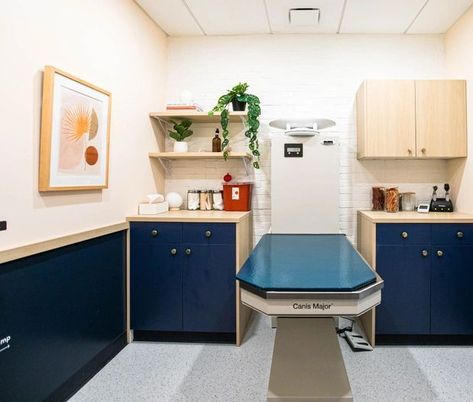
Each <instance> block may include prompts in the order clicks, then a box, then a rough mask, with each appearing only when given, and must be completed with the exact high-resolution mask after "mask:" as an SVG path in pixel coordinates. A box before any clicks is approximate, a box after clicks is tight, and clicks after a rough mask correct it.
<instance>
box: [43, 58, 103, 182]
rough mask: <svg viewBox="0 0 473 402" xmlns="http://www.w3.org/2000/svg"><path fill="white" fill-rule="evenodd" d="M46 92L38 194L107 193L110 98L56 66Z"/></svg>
mask: <svg viewBox="0 0 473 402" xmlns="http://www.w3.org/2000/svg"><path fill="white" fill-rule="evenodd" d="M44 91H45V92H44V94H45V95H46V96H45V98H44V102H46V103H44V111H43V126H42V144H41V145H42V149H41V163H40V191H54V190H56V189H57V190H59V191H62V190H69V189H70V190H73V189H74V188H79V189H89V188H90V189H93V188H106V186H107V183H108V139H109V117H110V94H109V93H108V92H106V91H104V90H100V89H99V88H97V87H94V86H93V85H91V84H88V83H86V82H84V81H82V80H80V79H78V78H75V77H72V76H70V75H69V74H67V73H64V72H60V71H59V70H57V69H55V68H53V67H46V70H45V88H44ZM51 99H53V100H54V102H53V103H51V102H49V101H50V100H51Z"/></svg>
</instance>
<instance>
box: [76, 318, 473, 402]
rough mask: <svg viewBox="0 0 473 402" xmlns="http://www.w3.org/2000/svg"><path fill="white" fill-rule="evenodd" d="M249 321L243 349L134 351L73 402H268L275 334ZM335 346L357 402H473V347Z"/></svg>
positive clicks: (147, 347) (138, 347) (149, 346)
mask: <svg viewBox="0 0 473 402" xmlns="http://www.w3.org/2000/svg"><path fill="white" fill-rule="evenodd" d="M254 317H255V318H254V320H253V322H252V324H251V326H250V329H249V333H248V336H247V338H246V342H245V343H244V345H243V346H242V347H240V348H237V347H235V346H232V345H218V344H206V345H199V344H182V343H180V344H172V343H147V342H135V343H132V344H131V345H128V346H127V347H126V348H125V349H124V350H122V351H121V352H120V353H119V354H118V355H117V356H116V357H115V358H114V359H113V360H112V361H111V362H110V363H109V364H108V365H107V366H105V367H104V368H103V369H102V370H101V371H100V372H99V373H98V374H97V375H96V376H95V377H94V378H92V380H91V381H89V382H88V383H87V384H86V385H85V386H84V387H83V388H82V389H81V390H80V391H79V392H78V393H77V394H75V395H74V396H73V397H72V398H71V399H70V401H71V402H95V401H100V402H108V401H110V402H122V401H123V402H125V401H126V402H134V401H137V402H138V401H140V402H141V401H146V402H148V401H163V402H164V401H172V402H174V401H192V402H210V401H219V402H223V401H232V402H233V401H235V402H253V401H255V402H260V401H265V400H266V399H265V398H266V389H267V384H268V379H269V371H270V366H271V356H272V350H273V342H274V335H275V330H273V329H272V328H271V324H270V320H269V319H268V318H267V317H264V316H257V315H254ZM340 342H341V346H342V352H343V355H344V359H345V365H346V367H347V371H348V375H349V378H350V382H351V387H352V392H353V396H354V399H355V401H356V402H398V401H416V402H417V401H418V402H424V401H425V402H433V401H436V402H437V401H444V402H447V401H448V402H467V401H473V347H392V346H391V347H386V346H384V347H381V346H380V347H378V348H376V350H375V351H374V352H359V353H354V352H352V351H351V349H350V348H349V347H348V345H347V344H346V341H345V340H343V339H340ZM327 380H329V379H327Z"/></svg>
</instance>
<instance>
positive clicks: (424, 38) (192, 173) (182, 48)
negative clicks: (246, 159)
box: [166, 35, 447, 239]
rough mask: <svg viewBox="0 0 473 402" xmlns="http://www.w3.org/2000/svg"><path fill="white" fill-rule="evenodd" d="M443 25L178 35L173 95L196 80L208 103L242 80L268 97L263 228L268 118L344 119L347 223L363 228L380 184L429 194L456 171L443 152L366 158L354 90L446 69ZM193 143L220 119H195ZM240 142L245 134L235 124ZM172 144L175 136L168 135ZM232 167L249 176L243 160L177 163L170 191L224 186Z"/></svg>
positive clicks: (265, 224) (266, 223) (259, 196)
mask: <svg viewBox="0 0 473 402" xmlns="http://www.w3.org/2000/svg"><path fill="white" fill-rule="evenodd" d="M444 63H445V55H444V45H443V38H442V36H440V35H418V36H417V35H369V36H367V35H258V36H243V37H233V36H227V37H203V38H170V39H169V48H168V79H167V98H168V100H171V99H176V98H178V96H179V94H180V92H181V91H183V90H190V91H191V92H192V93H193V94H194V97H195V100H196V101H197V102H199V103H200V104H202V106H204V107H205V108H210V107H212V106H213V105H214V103H215V101H216V100H217V98H218V96H219V95H221V94H222V93H223V92H224V91H225V90H226V89H229V88H231V87H232V86H233V85H234V84H236V83H237V82H239V81H246V82H248V83H249V84H250V89H249V91H250V92H252V93H254V94H256V95H258V96H259V97H260V99H261V102H262V116H261V121H262V123H263V124H262V128H261V131H260V137H261V138H262V143H263V152H264V157H263V162H262V169H261V170H260V171H257V172H256V174H255V177H254V180H255V197H254V200H253V209H254V215H255V219H254V221H255V231H254V232H255V237H256V239H258V238H259V236H261V235H262V234H264V233H265V232H267V230H268V229H269V227H270V182H269V177H270V161H269V159H268V157H269V149H268V147H269V143H268V134H267V133H268V132H269V128H268V126H267V123H268V122H269V121H270V120H273V119H275V118H281V117H285V116H287V117H294V116H304V115H311V116H315V117H323V118H330V119H333V120H335V121H336V122H337V127H336V131H337V132H338V133H339V135H340V138H341V143H342V149H341V173H340V230H341V232H343V233H346V234H347V235H348V236H349V237H350V238H351V239H354V238H355V235H356V210H357V209H363V208H370V206H371V205H370V198H371V197H370V191H371V186H372V185H375V184H383V185H390V184H396V185H398V186H399V187H400V189H401V190H402V191H408V190H409V191H416V192H417V194H418V198H420V199H428V198H429V194H430V191H431V186H432V185H433V184H435V183H438V184H441V183H442V182H444V181H446V180H447V165H446V162H444V161H401V160H399V161H363V162H360V161H358V160H357V159H356V127H355V108H354V100H355V93H356V91H357V89H358V87H359V85H360V83H361V81H362V80H363V79H376V78H379V79H383V78H386V79H394V78H405V79H435V78H443V77H445V66H444ZM194 128H195V129H196V130H195V131H196V135H195V136H194V137H193V138H192V140H191V144H190V146H191V149H195V150H199V149H200V150H204V149H210V147H211V145H210V141H211V137H212V135H213V130H214V127H213V126H202V127H198V128H197V126H194ZM232 129H233V132H234V134H233V136H232V143H233V144H234V149H242V150H243V149H245V142H244V136H243V134H242V133H238V126H234V127H232ZM168 145H170V143H169V144H168ZM227 171H229V172H230V173H231V174H232V175H233V176H235V177H238V178H244V177H245V170H244V167H243V164H242V163H241V162H240V161H230V162H227V163H225V162H220V161H212V162H210V161H208V162H198V163H196V162H179V163H173V165H172V168H171V169H170V171H169V173H168V176H167V180H166V191H178V192H180V193H182V194H183V195H184V194H185V193H186V191H187V189H188V188H205V187H208V188H214V187H219V186H220V183H221V177H222V176H223V175H224V174H225V173H226V172H227Z"/></svg>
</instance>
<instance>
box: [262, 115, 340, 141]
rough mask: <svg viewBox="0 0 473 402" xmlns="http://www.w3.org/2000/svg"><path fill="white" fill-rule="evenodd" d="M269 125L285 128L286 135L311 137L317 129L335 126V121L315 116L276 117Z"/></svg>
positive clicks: (316, 132)
mask: <svg viewBox="0 0 473 402" xmlns="http://www.w3.org/2000/svg"><path fill="white" fill-rule="evenodd" d="M269 125H270V126H271V127H274V128H279V129H281V130H285V133H286V134H287V135H291V136H293V137H312V136H314V135H317V134H319V130H323V129H326V128H329V127H333V126H335V122H334V121H333V120H329V119H316V118H302V119H278V120H272V121H270V122H269Z"/></svg>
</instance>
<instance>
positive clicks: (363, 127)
mask: <svg viewBox="0 0 473 402" xmlns="http://www.w3.org/2000/svg"><path fill="white" fill-rule="evenodd" d="M356 108H357V132H358V159H384V158H386V159H388V158H397V159H410V158H413V159H414V158H415V159H429V158H432V159H433V158H445V159H446V158H461V157H466V156H467V151H466V149H467V148H466V147H467V131H466V83H465V81H458V80H437V81H414V80H369V81H364V82H363V84H362V85H361V87H360V89H359V90H358V93H357V98H356Z"/></svg>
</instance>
